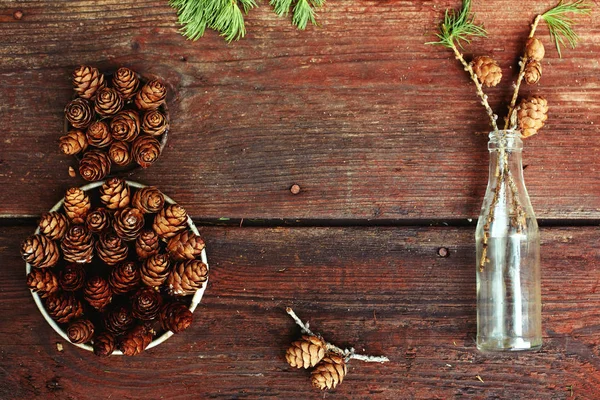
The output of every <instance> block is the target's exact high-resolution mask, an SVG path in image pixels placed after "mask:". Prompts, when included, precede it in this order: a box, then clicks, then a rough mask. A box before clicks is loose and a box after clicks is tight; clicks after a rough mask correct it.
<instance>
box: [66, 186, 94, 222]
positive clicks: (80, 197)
mask: <svg viewBox="0 0 600 400" xmlns="http://www.w3.org/2000/svg"><path fill="white" fill-rule="evenodd" d="M91 207H92V203H91V202H90V198H89V197H88V195H87V194H86V193H85V192H84V191H83V190H81V189H79V188H78V187H73V188H71V189H69V190H67V193H66V194H65V201H64V209H65V214H67V217H68V218H69V219H70V220H71V222H72V223H74V224H83V223H84V222H85V217H86V216H87V214H88V212H89V211H90V208H91Z"/></svg>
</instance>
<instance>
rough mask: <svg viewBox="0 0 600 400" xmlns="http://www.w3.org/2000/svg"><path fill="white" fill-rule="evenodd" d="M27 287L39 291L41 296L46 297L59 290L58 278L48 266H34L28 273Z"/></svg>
mask: <svg viewBox="0 0 600 400" xmlns="http://www.w3.org/2000/svg"><path fill="white" fill-rule="evenodd" d="M27 287H28V288H29V289H31V290H32V291H33V292H37V294H39V295H40V297H41V298H46V297H48V296H49V295H51V294H52V293H56V291H57V290H58V279H57V278H56V275H55V274H54V272H52V271H51V270H50V269H48V268H44V269H37V268H34V269H32V270H31V272H30V273H29V274H27Z"/></svg>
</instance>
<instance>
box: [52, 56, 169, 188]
mask: <svg viewBox="0 0 600 400" xmlns="http://www.w3.org/2000/svg"><path fill="white" fill-rule="evenodd" d="M109 82H110V85H109ZM73 87H74V89H75V94H76V95H77V97H76V98H75V99H74V100H72V101H70V102H69V104H67V106H66V107H65V118H66V120H67V122H68V132H67V134H66V135H64V136H62V137H61V138H60V144H59V147H60V150H61V151H62V152H63V153H64V154H67V155H78V158H79V173H80V174H81V176H82V177H83V178H84V179H85V180H88V181H100V180H102V179H104V178H105V177H106V176H107V175H108V174H109V173H110V169H111V166H112V165H117V166H119V167H126V166H128V165H130V164H132V163H134V162H135V163H137V164H138V165H139V166H141V167H142V168H146V167H149V166H150V165H152V164H153V163H154V162H155V161H156V160H157V159H158V156H159V155H160V152H161V143H160V139H161V137H162V136H163V135H164V134H166V133H167V131H168V129H169V121H168V116H167V113H166V108H165V101H166V98H167V89H166V87H165V86H164V85H163V84H162V83H161V82H160V81H159V80H156V79H154V80H150V81H147V82H144V81H142V80H141V78H140V77H139V76H138V75H137V74H136V73H135V72H134V71H132V70H131V69H129V68H125V67H121V68H119V69H118V70H117V72H115V73H114V75H113V76H112V79H111V80H110V81H109V79H108V78H107V77H105V76H104V75H103V74H102V73H100V72H99V71H98V69H96V68H93V67H89V66H83V65H82V66H80V67H79V68H77V69H76V70H75V71H74V72H73Z"/></svg>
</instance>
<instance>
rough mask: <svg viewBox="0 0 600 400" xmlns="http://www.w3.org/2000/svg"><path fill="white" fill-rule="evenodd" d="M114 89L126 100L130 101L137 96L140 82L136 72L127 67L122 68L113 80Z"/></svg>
mask: <svg viewBox="0 0 600 400" xmlns="http://www.w3.org/2000/svg"><path fill="white" fill-rule="evenodd" d="M112 82H113V87H114V88H115V90H116V91H117V92H119V94H120V95H121V97H122V98H123V99H124V100H129V99H130V98H132V97H133V96H135V92H136V91H137V88H138V85H139V84H140V80H139V79H138V77H137V75H136V73H135V72H133V71H132V70H130V69H129V68H126V67H121V68H119V69H118V70H117V72H115V74H114V76H113V78H112Z"/></svg>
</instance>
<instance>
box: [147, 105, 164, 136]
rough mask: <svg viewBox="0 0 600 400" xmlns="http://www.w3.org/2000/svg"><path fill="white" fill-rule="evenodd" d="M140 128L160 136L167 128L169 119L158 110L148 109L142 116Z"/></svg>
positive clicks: (152, 134)
mask: <svg viewBox="0 0 600 400" xmlns="http://www.w3.org/2000/svg"><path fill="white" fill-rule="evenodd" d="M142 130H143V131H144V132H146V133H147V134H148V135H151V136H160V135H162V134H163V133H165V132H166V131H168V130H169V120H168V119H167V117H166V116H165V115H164V114H163V113H161V112H160V111H158V110H150V111H148V112H146V113H145V114H144V116H143V117H142Z"/></svg>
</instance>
